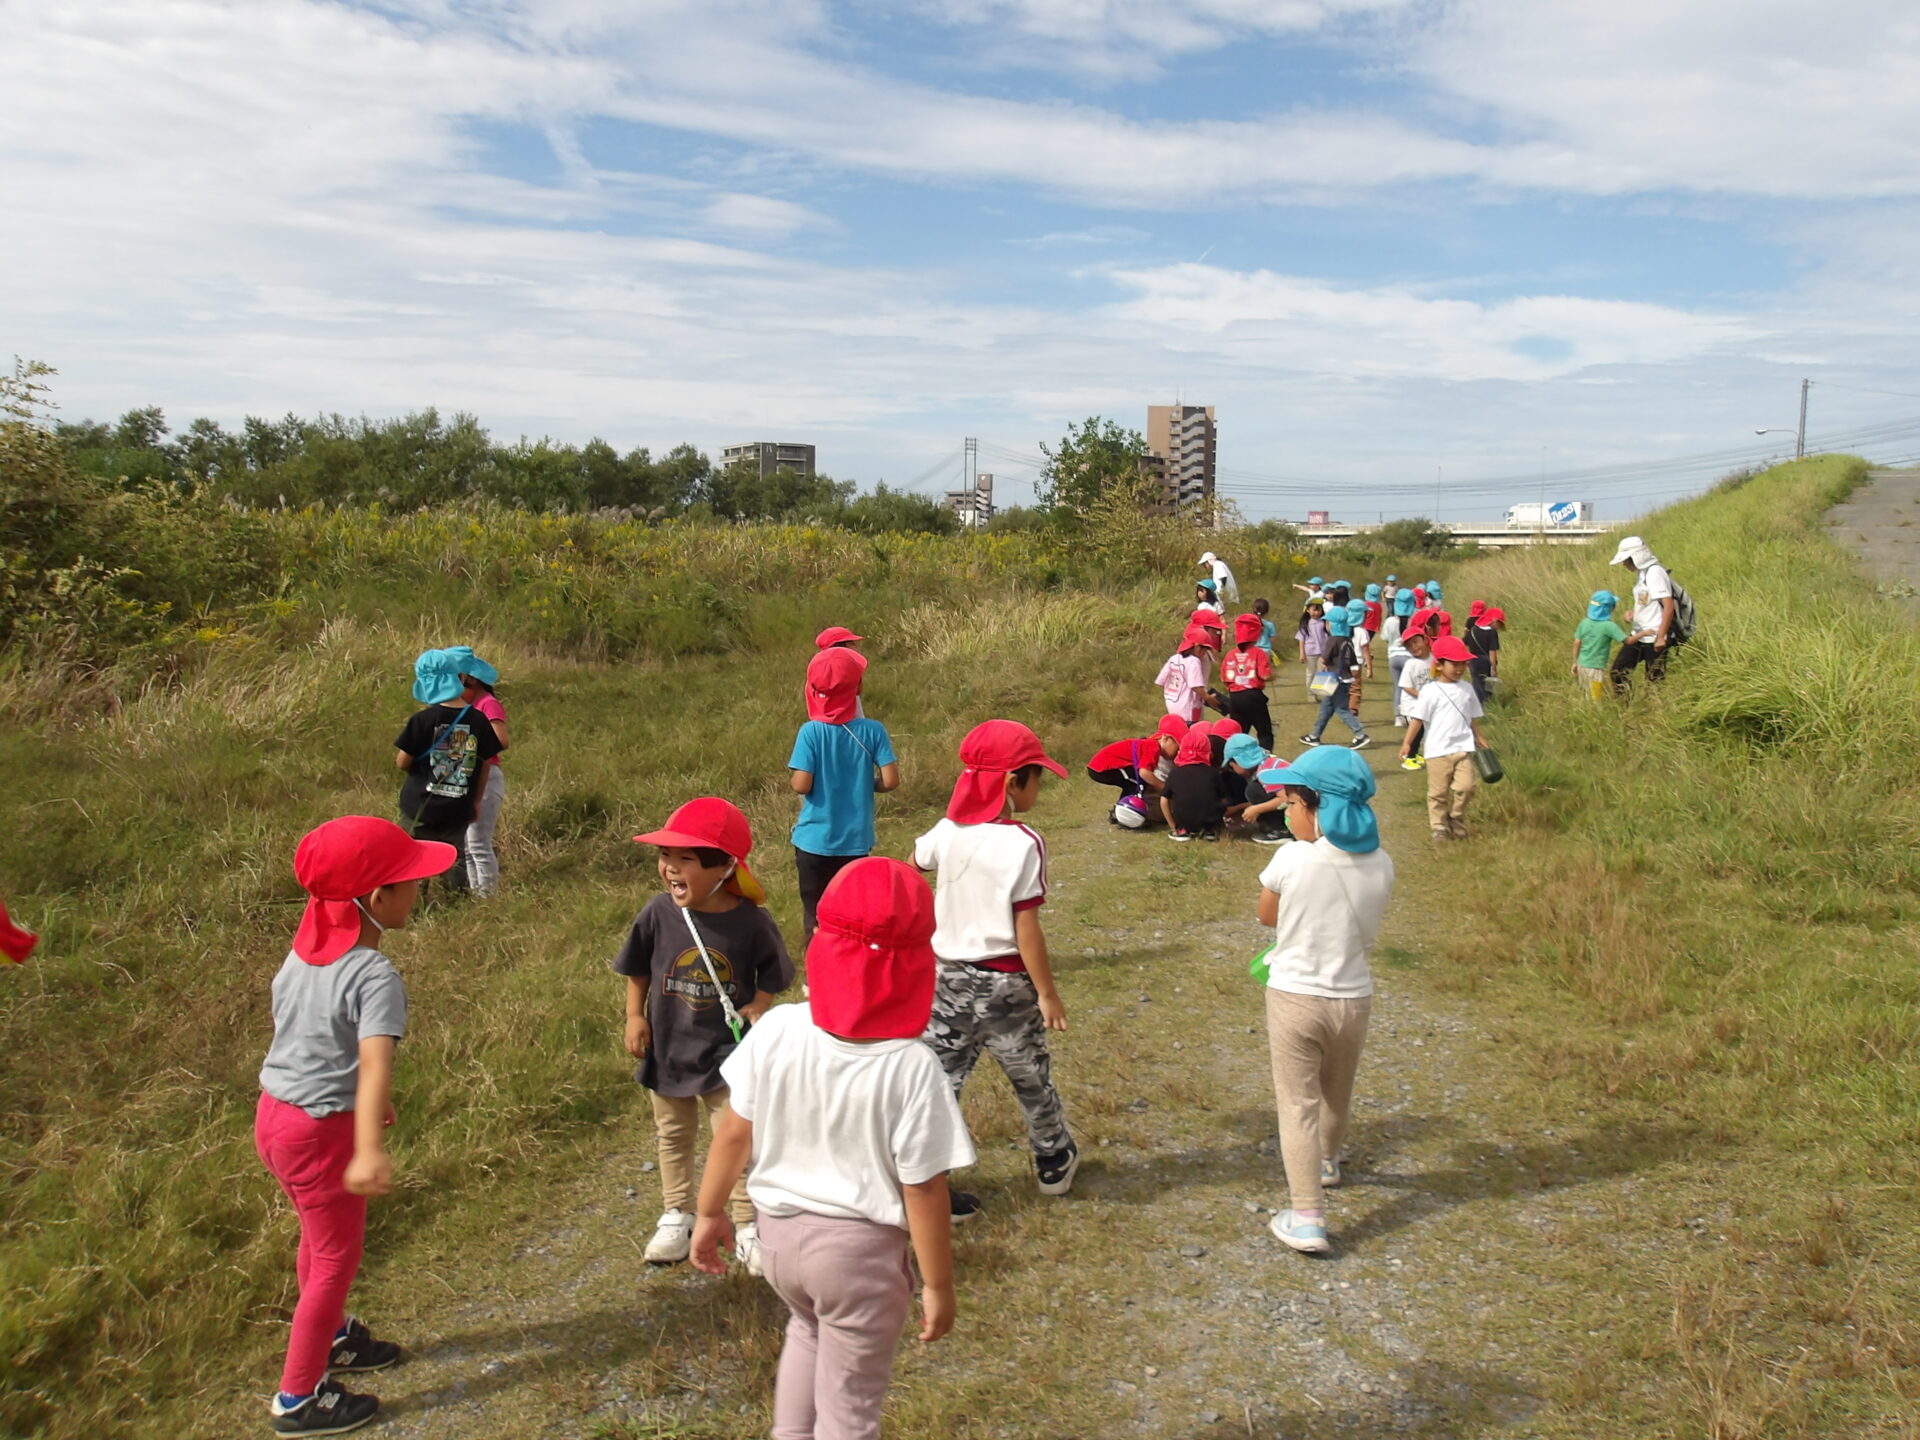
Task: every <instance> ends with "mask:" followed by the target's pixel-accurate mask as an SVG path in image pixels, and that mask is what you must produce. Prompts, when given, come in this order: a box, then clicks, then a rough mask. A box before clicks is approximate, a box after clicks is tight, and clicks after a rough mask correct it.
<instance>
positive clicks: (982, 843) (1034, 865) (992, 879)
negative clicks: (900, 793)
mask: <svg viewBox="0 0 1920 1440" xmlns="http://www.w3.org/2000/svg"><path fill="white" fill-rule="evenodd" d="M913 863H914V864H915V865H917V866H919V867H920V868H921V869H922V870H931V871H933V872H934V890H933V953H934V954H935V955H938V956H939V957H940V958H941V959H942V960H964V961H967V962H969V963H972V964H978V963H980V962H981V961H983V960H1008V959H1013V958H1016V957H1017V956H1018V955H1019V954H1020V945H1019V942H1018V941H1017V940H1016V939H1015V938H1014V933H1013V916H1014V912H1015V911H1016V910H1031V909H1033V908H1034V907H1035V906H1036V905H1039V904H1041V903H1043V902H1044V901H1045V900H1046V898H1047V846H1046V842H1045V841H1044V840H1042V839H1041V838H1040V834H1039V832H1038V831H1036V830H1032V829H1029V828H1028V827H1027V826H1025V825H1021V824H1019V823H1017V822H1012V821H1006V822H1001V821H995V822H993V823H990V824H986V825H956V824H954V823H953V821H951V820H949V819H947V818H946V817H944V816H942V817H941V819H940V823H939V824H937V825H935V826H934V827H933V829H931V830H929V831H928V832H927V833H926V834H924V835H922V836H921V837H920V838H919V839H918V840H916V841H914V842H913Z"/></svg>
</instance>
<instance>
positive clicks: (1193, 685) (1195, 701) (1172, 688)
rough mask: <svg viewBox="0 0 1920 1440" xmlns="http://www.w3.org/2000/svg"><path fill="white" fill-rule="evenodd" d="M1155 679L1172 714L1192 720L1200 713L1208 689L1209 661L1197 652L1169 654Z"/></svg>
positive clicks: (1168, 710) (1169, 712) (1154, 681)
mask: <svg viewBox="0 0 1920 1440" xmlns="http://www.w3.org/2000/svg"><path fill="white" fill-rule="evenodd" d="M1153 683H1154V684H1156V685H1158V686H1159V687H1160V693H1161V694H1162V695H1164V696H1166V697H1167V713H1168V714H1169V715H1178V716H1179V717H1180V718H1181V719H1182V720H1191V719H1193V718H1194V717H1195V716H1196V715H1198V714H1199V713H1200V702H1201V700H1202V699H1203V698H1204V697H1205V695H1206V693H1207V664H1206V661H1204V660H1202V659H1201V658H1200V657H1199V656H1198V655H1169V656H1168V657H1167V663H1166V664H1164V665H1162V666H1161V667H1160V673H1159V674H1158V675H1156V676H1154V677H1153Z"/></svg>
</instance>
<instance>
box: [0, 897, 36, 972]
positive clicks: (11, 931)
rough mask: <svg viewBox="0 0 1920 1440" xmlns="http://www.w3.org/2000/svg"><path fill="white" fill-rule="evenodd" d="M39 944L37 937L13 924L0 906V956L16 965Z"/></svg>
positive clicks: (4, 907) (5, 910)
mask: <svg viewBox="0 0 1920 1440" xmlns="http://www.w3.org/2000/svg"><path fill="white" fill-rule="evenodd" d="M39 943H40V937H39V936H38V935H36V934H34V933H33V932H32V931H31V930H22V929H21V928H20V927H19V926H18V925H16V924H14V923H13V917H12V916H11V915H9V914H7V907H6V906H5V905H0V955H5V956H6V957H7V958H8V959H9V960H11V961H13V963H14V964H16V965H18V964H20V963H21V962H22V961H23V960H25V959H26V958H27V956H29V955H31V954H32V953H33V947H34V946H36V945H38V944H39Z"/></svg>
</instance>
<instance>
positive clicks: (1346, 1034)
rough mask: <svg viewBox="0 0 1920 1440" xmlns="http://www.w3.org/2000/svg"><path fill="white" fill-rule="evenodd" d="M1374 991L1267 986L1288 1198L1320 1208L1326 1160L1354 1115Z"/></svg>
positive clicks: (1343, 1137) (1293, 1202)
mask: <svg viewBox="0 0 1920 1440" xmlns="http://www.w3.org/2000/svg"><path fill="white" fill-rule="evenodd" d="M1372 1008H1373V1000H1372V997H1370V996H1366V997H1362V998H1361V999H1358V1000H1329V999H1326V998H1324V997H1323V996H1319V995H1294V994H1291V993H1289V992H1288V991H1285V990H1268V991H1267V1048H1268V1049H1269V1050H1270V1051H1271V1052H1272V1055H1273V1097H1274V1101H1275V1102H1276V1104H1277V1105H1278V1107H1279V1111H1280V1160H1281V1163H1282V1164H1284V1165H1285V1166H1286V1167H1287V1190H1288V1192H1289V1195H1290V1197H1291V1198H1290V1200H1289V1202H1288V1203H1289V1204H1291V1205H1292V1206H1293V1208H1294V1209H1295V1210H1319V1209H1321V1208H1322V1207H1323V1204H1324V1195H1323V1192H1322V1191H1321V1189H1320V1162H1321V1161H1322V1160H1332V1159H1334V1158H1335V1157H1337V1156H1338V1155H1339V1154H1340V1147H1341V1146H1342V1145H1343V1144H1345V1143H1346V1139H1347V1121H1348V1119H1349V1118H1350V1117H1351V1116H1352V1114H1353V1077H1354V1075H1355V1074H1356V1073H1357V1072H1358V1071H1359V1069H1360V1051H1361V1049H1362V1048H1363V1047H1364V1046H1365V1045H1366V1043H1367V1013H1368V1012H1369V1011H1370V1010H1371V1009H1372Z"/></svg>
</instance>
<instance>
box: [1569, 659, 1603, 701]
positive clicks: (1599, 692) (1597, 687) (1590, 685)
mask: <svg viewBox="0 0 1920 1440" xmlns="http://www.w3.org/2000/svg"><path fill="white" fill-rule="evenodd" d="M1573 673H1574V674H1575V675H1576V676H1578V677H1579V680H1580V686H1581V688H1582V689H1583V690H1585V691H1586V692H1587V698H1588V699H1589V700H1604V699H1606V698H1607V672H1606V671H1604V670H1595V669H1594V668H1593V667H1592V666H1590V665H1576V666H1574V667H1573Z"/></svg>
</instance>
